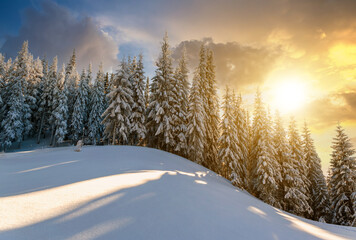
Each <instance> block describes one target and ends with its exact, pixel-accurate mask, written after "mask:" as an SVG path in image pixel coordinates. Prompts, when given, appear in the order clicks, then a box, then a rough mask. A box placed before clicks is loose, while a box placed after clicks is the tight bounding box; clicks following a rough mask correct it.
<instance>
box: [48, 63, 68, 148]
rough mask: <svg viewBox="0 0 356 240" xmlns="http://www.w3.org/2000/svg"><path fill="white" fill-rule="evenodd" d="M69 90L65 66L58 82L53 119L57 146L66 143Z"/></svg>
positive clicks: (54, 141)
mask: <svg viewBox="0 0 356 240" xmlns="http://www.w3.org/2000/svg"><path fill="white" fill-rule="evenodd" d="M67 96H68V88H67V83H66V81H65V67H64V65H63V67H62V70H61V72H60V73H59V74H58V81H57V85H56V88H55V91H54V99H53V101H54V104H53V113H52V114H53V118H54V140H53V142H52V145H57V144H58V143H62V142H63V141H64V138H65V135H66V134H67V118H68V102H67Z"/></svg>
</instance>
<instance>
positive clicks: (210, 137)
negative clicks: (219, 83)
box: [202, 50, 220, 170]
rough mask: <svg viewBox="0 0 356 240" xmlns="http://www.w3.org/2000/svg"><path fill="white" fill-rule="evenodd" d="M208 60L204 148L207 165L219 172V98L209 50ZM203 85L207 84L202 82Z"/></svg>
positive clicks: (211, 55) (211, 54) (212, 60)
mask: <svg viewBox="0 0 356 240" xmlns="http://www.w3.org/2000/svg"><path fill="white" fill-rule="evenodd" d="M206 57H207V60H206V73H205V79H206V89H205V97H204V99H205V105H204V107H205V114H206V120H205V124H206V145H205V148H204V152H205V153H206V154H205V165H206V166H207V167H208V168H210V169H212V170H214V169H215V170H217V169H218V168H217V166H216V164H217V154H218V144H217V143H218V139H219V137H220V133H219V130H218V129H219V124H220V118H219V99H218V96H217V88H216V80H215V66H214V59H213V52H212V51H211V50H207V55H206ZM202 84H205V83H203V82H202Z"/></svg>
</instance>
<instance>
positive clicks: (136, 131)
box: [130, 54, 146, 145]
mask: <svg viewBox="0 0 356 240" xmlns="http://www.w3.org/2000/svg"><path fill="white" fill-rule="evenodd" d="M131 68H132V70H131V76H130V83H131V90H132V100H133V105H132V112H131V116H130V121H131V128H130V138H131V140H130V143H131V144H132V145H139V144H142V143H143V141H144V139H145V137H146V126H145V123H146V115H145V112H146V102H145V95H144V91H145V76H144V71H143V56H142V54H140V56H139V60H138V62H137V61H136V58H134V59H133V62H132V64H131Z"/></svg>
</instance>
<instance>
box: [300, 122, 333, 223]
mask: <svg viewBox="0 0 356 240" xmlns="http://www.w3.org/2000/svg"><path fill="white" fill-rule="evenodd" d="M303 155H304V161H305V162H306V164H307V166H308V169H309V171H308V175H307V177H308V179H309V180H310V186H309V195H310V200H309V205H310V206H311V207H312V209H313V213H314V214H313V216H312V219H313V220H316V221H318V220H320V221H328V222H329V218H330V214H331V211H330V199H329V194H328V189H327V186H326V181H325V177H324V174H323V171H322V170H321V164H320V158H319V156H318V154H317V153H316V150H315V147H314V142H313V139H312V137H311V134H310V131H309V129H308V126H307V124H306V123H304V129H303Z"/></svg>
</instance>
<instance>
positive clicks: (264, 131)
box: [249, 91, 281, 207]
mask: <svg viewBox="0 0 356 240" xmlns="http://www.w3.org/2000/svg"><path fill="white" fill-rule="evenodd" d="M268 121H269V119H268V118H267V117H266V111H265V109H264V106H263V103H262V98H261V93H260V92H259V91H257V94H256V99H255V111H254V119H253V140H252V141H253V142H252V146H253V148H252V156H251V158H250V160H251V163H250V166H249V171H250V172H251V173H250V177H251V179H250V184H251V190H252V192H253V194H254V195H256V196H257V197H258V198H260V199H261V200H263V201H264V202H266V203H268V204H270V205H272V206H275V207H280V204H279V201H278V181H279V180H280V178H281V176H280V170H279V165H278V162H277V160H276V159H275V158H274V154H273V153H274V150H273V145H272V142H271V141H269V137H268V134H269V133H270V132H269V131H268V130H269V129H268V126H267V122H268Z"/></svg>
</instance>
